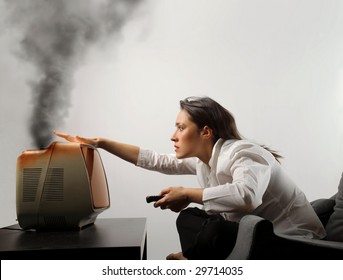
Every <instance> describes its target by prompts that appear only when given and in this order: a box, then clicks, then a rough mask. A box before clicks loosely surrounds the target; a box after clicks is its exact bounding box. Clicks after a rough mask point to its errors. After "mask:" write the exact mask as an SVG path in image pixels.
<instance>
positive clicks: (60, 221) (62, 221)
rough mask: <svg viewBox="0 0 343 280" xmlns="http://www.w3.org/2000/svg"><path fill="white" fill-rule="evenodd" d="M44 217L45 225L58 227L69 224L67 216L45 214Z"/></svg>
mask: <svg viewBox="0 0 343 280" xmlns="http://www.w3.org/2000/svg"><path fill="white" fill-rule="evenodd" d="M43 219H44V224H45V226H48V227H52V228H58V227H61V226H66V225H67V221H66V218H65V216H44V217H43Z"/></svg>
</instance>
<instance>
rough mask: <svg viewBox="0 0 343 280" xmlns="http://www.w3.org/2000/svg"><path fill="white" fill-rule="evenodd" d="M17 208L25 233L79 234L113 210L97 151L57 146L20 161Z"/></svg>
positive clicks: (26, 155) (88, 147)
mask: <svg viewBox="0 0 343 280" xmlns="http://www.w3.org/2000/svg"><path fill="white" fill-rule="evenodd" d="M16 173H17V174H16V176H17V177H16V207H17V220H18V224H19V225H20V227H21V228H23V229H36V230H51V229H63V230H65V229H70V230H80V229H82V228H84V227H85V226H88V225H91V224H93V223H94V222H95V220H96V218H97V216H98V215H99V214H100V213H102V212H103V211H104V210H106V209H108V208H109V207H110V195H109V190H108V184H107V178H106V174H105V169H104V166H103V163H102V160H101V157H100V154H99V152H98V150H97V149H96V148H95V147H93V146H91V145H86V144H79V143H70V142H65V143H64V142H53V143H51V144H50V145H49V146H48V147H47V148H44V149H37V150H26V151H24V152H23V153H22V154H21V155H20V156H19V157H18V158H17V170H16Z"/></svg>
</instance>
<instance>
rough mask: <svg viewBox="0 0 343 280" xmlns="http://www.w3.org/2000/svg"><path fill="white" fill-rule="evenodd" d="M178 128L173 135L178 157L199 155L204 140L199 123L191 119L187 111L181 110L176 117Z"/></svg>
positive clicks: (172, 138)
mask: <svg viewBox="0 0 343 280" xmlns="http://www.w3.org/2000/svg"><path fill="white" fill-rule="evenodd" d="M175 126H176V130H175V132H174V134H173V135H172V137H171V140H172V141H173V142H174V149H175V153H176V157H177V158H179V159H181V158H188V157H199V151H201V147H202V141H201V132H200V129H199V128H198V127H197V125H196V124H195V123H194V122H192V121H191V120H190V116H189V114H188V112H187V111H185V110H181V111H180V112H179V114H178V115H177V117H176V123H175Z"/></svg>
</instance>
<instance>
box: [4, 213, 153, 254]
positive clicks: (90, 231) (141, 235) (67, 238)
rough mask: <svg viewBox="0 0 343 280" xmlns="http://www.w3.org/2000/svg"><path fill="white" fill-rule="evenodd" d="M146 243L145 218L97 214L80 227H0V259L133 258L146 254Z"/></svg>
mask: <svg viewBox="0 0 343 280" xmlns="http://www.w3.org/2000/svg"><path fill="white" fill-rule="evenodd" d="M146 246H147V231H146V218H113V219H99V218H98V219H97V220H96V221H95V223H94V224H93V225H88V226H86V227H84V228H83V229H81V230H65V231H61V230H55V231H52V230H48V231H45V230H44V231H41V230H22V229H21V228H20V226H19V225H18V224H15V225H11V226H8V227H4V228H1V229H0V257H1V259H2V260H6V259H21V260H25V259H33V260H43V259H44V260H105V259H111V260H134V259H136V260H137V259H146V258H147V248H146Z"/></svg>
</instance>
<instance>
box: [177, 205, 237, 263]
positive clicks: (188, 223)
mask: <svg viewBox="0 0 343 280" xmlns="http://www.w3.org/2000/svg"><path fill="white" fill-rule="evenodd" d="M176 226H177V230H178V233H179V237H180V243H181V248H182V253H183V255H184V256H185V257H186V258H188V259H190V260H219V259H225V258H226V257H227V256H228V255H229V254H230V252H231V251H232V249H233V247H234V245H235V242H236V237H237V232H238V223H236V222H230V221H226V220H225V219H224V218H223V217H222V216H221V215H219V214H216V215H208V214H207V213H206V212H205V211H203V210H200V209H199V208H186V209H184V210H182V211H181V212H180V214H179V216H178V218H177V221H176Z"/></svg>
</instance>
